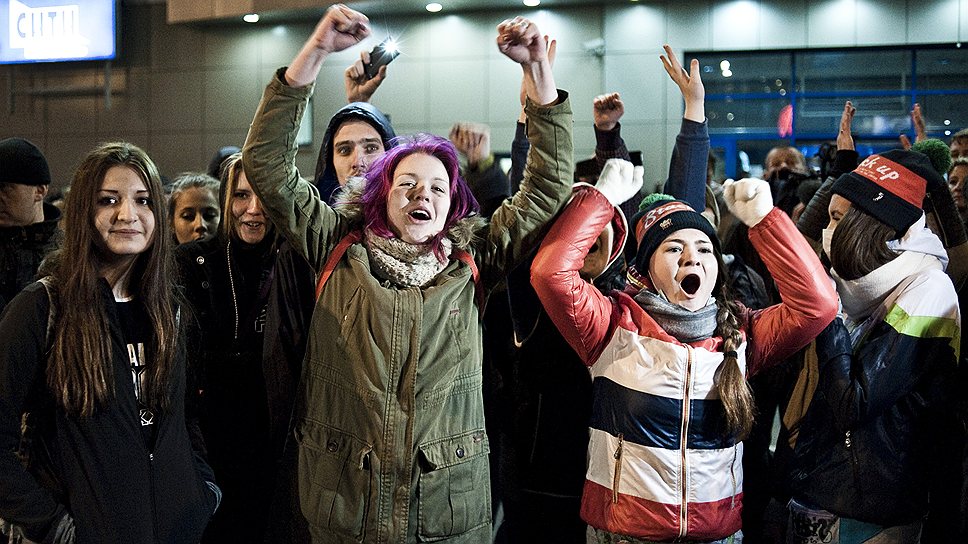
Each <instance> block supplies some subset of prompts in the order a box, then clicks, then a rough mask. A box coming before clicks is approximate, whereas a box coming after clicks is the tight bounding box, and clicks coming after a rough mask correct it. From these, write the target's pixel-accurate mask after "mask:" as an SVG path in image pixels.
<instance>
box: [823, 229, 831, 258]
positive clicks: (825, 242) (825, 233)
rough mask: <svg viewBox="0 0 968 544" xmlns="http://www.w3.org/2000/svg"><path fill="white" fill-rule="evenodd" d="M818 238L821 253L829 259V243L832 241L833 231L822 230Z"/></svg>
mask: <svg viewBox="0 0 968 544" xmlns="http://www.w3.org/2000/svg"><path fill="white" fill-rule="evenodd" d="M820 237H821V240H822V242H821V245H822V246H823V252H824V253H826V254H827V258H830V241H831V240H833V239H834V229H823V230H822V231H821V232H820Z"/></svg>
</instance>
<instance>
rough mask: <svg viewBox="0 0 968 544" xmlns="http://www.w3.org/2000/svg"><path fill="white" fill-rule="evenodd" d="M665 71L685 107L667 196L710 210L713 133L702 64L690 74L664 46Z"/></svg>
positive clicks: (692, 66) (691, 66)
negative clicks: (708, 121)
mask: <svg viewBox="0 0 968 544" xmlns="http://www.w3.org/2000/svg"><path fill="white" fill-rule="evenodd" d="M663 49H665V53H666V54H665V55H660V56H659V58H660V59H661V60H662V67H663V68H665V71H666V73H667V74H669V78H670V79H672V82H673V83H675V84H676V86H677V87H679V92H680V93H681V94H682V99H683V102H684V103H685V111H684V113H683V115H682V126H681V128H680V129H679V134H678V135H677V136H676V144H675V147H673V149H672V157H671V159H670V160H669V179H668V180H667V181H666V185H665V189H664V192H665V193H668V194H670V195H672V196H674V197H676V198H678V199H680V200H683V201H685V202H688V203H689V205H690V206H692V208H693V209H694V210H697V211H700V212H701V211H702V210H704V209H706V164H707V161H708V159H709V129H708V127H707V126H706V106H705V100H706V89H705V87H704V86H703V84H702V78H701V77H700V75H699V61H698V60H697V59H692V62H691V63H690V64H689V71H688V72H686V70H685V68H683V66H682V64H680V63H679V59H678V58H677V57H676V54H675V51H673V50H672V47H670V46H669V45H664V46H663Z"/></svg>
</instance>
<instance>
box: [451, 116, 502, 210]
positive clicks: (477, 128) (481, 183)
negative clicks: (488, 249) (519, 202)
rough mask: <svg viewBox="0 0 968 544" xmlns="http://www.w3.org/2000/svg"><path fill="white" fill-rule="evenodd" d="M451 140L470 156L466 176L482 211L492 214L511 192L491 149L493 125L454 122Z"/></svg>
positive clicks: (461, 151)
mask: <svg viewBox="0 0 968 544" xmlns="http://www.w3.org/2000/svg"><path fill="white" fill-rule="evenodd" d="M449 138H450V141H451V142H453V144H454V147H456V148H457V151H460V153H461V154H462V155H464V157H465V158H466V159H467V168H466V169H465V171H464V179H466V180H467V184H468V185H469V186H470V188H471V191H472V192H473V193H474V198H476V199H477V202H478V203H480V205H481V214H482V215H483V216H484V217H490V216H491V214H492V213H494V210H495V209H497V207H498V206H500V205H501V202H504V199H505V198H507V197H509V196H511V184H510V183H509V182H508V177H507V174H505V173H504V171H503V170H501V165H500V164H498V162H497V161H495V160H494V153H492V152H491V127H489V126H487V125H483V124H480V123H455V124H454V126H453V127H452V128H451V129H450V136H449Z"/></svg>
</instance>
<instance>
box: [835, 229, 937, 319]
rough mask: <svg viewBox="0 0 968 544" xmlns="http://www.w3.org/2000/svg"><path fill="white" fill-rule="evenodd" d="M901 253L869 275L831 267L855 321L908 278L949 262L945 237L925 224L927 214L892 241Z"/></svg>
mask: <svg viewBox="0 0 968 544" xmlns="http://www.w3.org/2000/svg"><path fill="white" fill-rule="evenodd" d="M888 247H889V248H891V249H892V250H894V251H898V252H899V253H900V255H898V256H897V257H895V258H894V259H893V260H892V261H891V262H889V263H886V264H884V265H882V266H881V267H880V268H877V269H875V270H873V271H872V272H871V273H869V274H867V275H866V276H863V277H860V278H857V279H856V280H850V281H847V280H845V279H843V278H841V277H840V276H838V275H837V272H836V271H835V270H834V269H833V268H831V269H830V275H831V276H832V277H833V279H834V282H835V283H836V284H837V293H838V294H839V295H840V302H841V304H843V307H844V313H845V314H847V318H848V320H849V321H852V322H853V323H854V324H858V323H861V322H862V321H864V320H865V319H867V317H869V316H870V315H871V314H872V313H874V311H875V310H876V309H877V307H878V306H880V305H881V304H883V303H884V301H885V300H887V297H888V296H889V295H890V294H891V293H892V292H893V291H894V289H895V288H896V287H897V286H898V285H900V284H901V283H902V282H903V281H904V280H906V279H907V278H909V277H911V276H913V275H915V274H918V273H920V272H924V271H925V270H931V269H936V270H944V268H945V265H946V264H947V262H948V255H947V253H946V252H945V249H944V246H943V245H942V244H941V240H940V239H939V238H938V237H937V236H936V235H935V234H934V233H933V232H931V230H930V229H928V228H926V227H925V226H924V215H923V214H922V215H921V218H920V219H919V220H917V221H916V222H915V223H914V224H913V225H911V227H910V228H909V229H908V230H907V232H905V233H904V236H903V237H901V239H900V240H892V241H890V242H888Z"/></svg>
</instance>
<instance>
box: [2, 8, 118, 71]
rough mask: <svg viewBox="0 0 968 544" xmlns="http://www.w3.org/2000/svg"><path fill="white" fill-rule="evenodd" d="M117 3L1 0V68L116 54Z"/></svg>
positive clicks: (92, 58)
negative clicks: (15, 64)
mask: <svg viewBox="0 0 968 544" xmlns="http://www.w3.org/2000/svg"><path fill="white" fill-rule="evenodd" d="M117 15H118V14H117V1H116V0H0V64H13V63H25V62H59V61H72V60H106V59H113V58H115V56H116V55H117V39H116V38H117V30H116V29H117Z"/></svg>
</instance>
